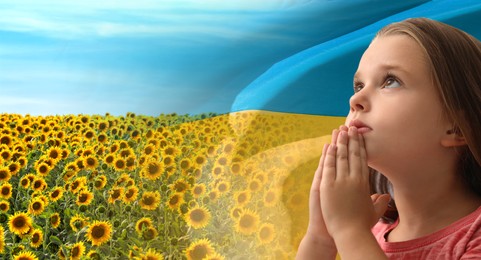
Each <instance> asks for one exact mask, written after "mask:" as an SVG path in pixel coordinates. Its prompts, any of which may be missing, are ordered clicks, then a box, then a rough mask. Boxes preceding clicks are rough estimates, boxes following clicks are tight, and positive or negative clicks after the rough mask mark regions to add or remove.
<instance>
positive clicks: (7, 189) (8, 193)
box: [0, 182, 12, 200]
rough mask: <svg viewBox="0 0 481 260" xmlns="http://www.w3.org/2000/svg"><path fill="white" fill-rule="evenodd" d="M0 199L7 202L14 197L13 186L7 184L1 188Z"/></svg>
mask: <svg viewBox="0 0 481 260" xmlns="http://www.w3.org/2000/svg"><path fill="white" fill-rule="evenodd" d="M0 197H1V198H3V199H6V200H8V199H10V197H12V184H10V183H8V182H6V183H3V184H2V185H1V186H0Z"/></svg>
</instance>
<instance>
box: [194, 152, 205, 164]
mask: <svg viewBox="0 0 481 260" xmlns="http://www.w3.org/2000/svg"><path fill="white" fill-rule="evenodd" d="M206 161H207V159H206V158H205V155H203V154H197V155H196V156H194V160H193V162H194V165H195V166H203V165H204V164H205V163H206Z"/></svg>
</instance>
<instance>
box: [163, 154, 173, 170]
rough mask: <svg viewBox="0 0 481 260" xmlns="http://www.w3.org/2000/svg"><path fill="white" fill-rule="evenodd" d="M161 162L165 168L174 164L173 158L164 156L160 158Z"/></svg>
mask: <svg viewBox="0 0 481 260" xmlns="http://www.w3.org/2000/svg"><path fill="white" fill-rule="evenodd" d="M162 162H163V163H164V166H165V167H170V166H173V165H174V164H175V158H174V156H172V155H164V156H163V157H162Z"/></svg>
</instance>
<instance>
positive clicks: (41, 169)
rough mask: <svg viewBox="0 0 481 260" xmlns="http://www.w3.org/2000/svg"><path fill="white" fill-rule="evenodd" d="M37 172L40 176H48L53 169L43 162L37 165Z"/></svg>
mask: <svg viewBox="0 0 481 260" xmlns="http://www.w3.org/2000/svg"><path fill="white" fill-rule="evenodd" d="M35 170H36V171H37V173H38V174H39V175H40V176H47V175H48V173H49V172H50V170H52V168H50V166H49V165H48V164H47V163H46V162H41V163H39V164H37V165H36V167H35Z"/></svg>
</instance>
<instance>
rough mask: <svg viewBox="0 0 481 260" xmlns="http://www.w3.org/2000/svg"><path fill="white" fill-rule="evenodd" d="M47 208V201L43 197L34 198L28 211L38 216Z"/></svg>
mask: <svg viewBox="0 0 481 260" xmlns="http://www.w3.org/2000/svg"><path fill="white" fill-rule="evenodd" d="M44 210H45V202H44V201H43V200H42V199H41V198H35V199H33V200H32V201H31V202H30V204H29V205H28V213H30V214H32V215H34V216H38V215H40V214H42V212H43V211H44Z"/></svg>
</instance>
